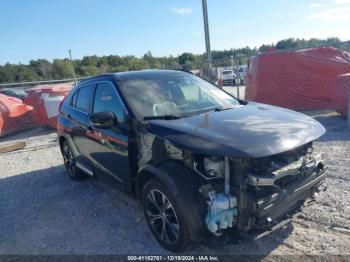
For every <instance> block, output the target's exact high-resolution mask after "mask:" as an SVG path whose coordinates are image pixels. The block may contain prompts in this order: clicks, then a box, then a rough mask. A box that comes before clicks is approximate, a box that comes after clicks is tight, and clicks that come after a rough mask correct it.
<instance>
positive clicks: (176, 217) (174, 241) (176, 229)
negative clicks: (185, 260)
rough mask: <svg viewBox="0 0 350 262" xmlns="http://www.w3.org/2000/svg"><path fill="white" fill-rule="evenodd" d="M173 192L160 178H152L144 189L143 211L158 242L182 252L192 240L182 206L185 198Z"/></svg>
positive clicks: (173, 250) (174, 250) (172, 249)
mask: <svg viewBox="0 0 350 262" xmlns="http://www.w3.org/2000/svg"><path fill="white" fill-rule="evenodd" d="M175 191H176V190H175ZM172 192H174V190H170V189H169V187H167V186H165V185H164V184H163V183H162V182H160V181H159V180H157V179H155V178H152V179H150V180H149V181H148V182H146V184H145V185H144V187H143V190H142V205H143V212H144V215H145V218H146V221H147V224H148V226H149V228H150V230H151V232H152V234H153V236H154V237H155V239H156V240H157V241H158V243H159V244H160V245H161V246H163V247H164V248H166V249H168V250H170V251H172V252H181V251H183V250H185V248H186V246H187V245H188V244H189V243H190V242H191V239H190V234H189V230H188V229H189V223H188V221H187V219H186V216H185V215H184V210H183V209H182V208H180V206H183V205H184V204H185V199H183V198H182V197H181V196H178V195H176V194H173V193H172Z"/></svg>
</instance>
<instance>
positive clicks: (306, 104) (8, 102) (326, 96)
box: [0, 41, 350, 146]
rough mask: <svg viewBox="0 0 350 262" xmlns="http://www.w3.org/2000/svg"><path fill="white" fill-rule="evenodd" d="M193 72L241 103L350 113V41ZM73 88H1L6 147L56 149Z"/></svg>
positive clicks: (69, 83)
mask: <svg viewBox="0 0 350 262" xmlns="http://www.w3.org/2000/svg"><path fill="white" fill-rule="evenodd" d="M167 69H187V68H186V66H184V65H180V64H178V65H173V66H172V67H171V68H167ZM191 71H192V72H193V73H195V74H197V75H199V76H201V77H204V78H206V79H208V80H209V81H211V82H213V83H215V84H216V85H218V86H219V87H221V88H223V89H224V90H225V91H227V92H229V93H231V94H233V95H234V96H236V97H237V98H239V99H246V100H251V101H257V102H263V103H267V104H272V105H277V106H282V107H286V108H290V109H294V110H299V111H302V110H321V109H332V110H337V111H338V112H339V113H340V114H342V115H344V116H346V115H347V112H348V89H349V87H350V41H348V42H342V43H337V44H335V45H332V46H329V45H327V46H324V45H322V46H313V47H312V46H310V47H307V48H306V49H305V48H304V49H289V50H267V51H266V52H261V53H259V52H257V53H256V54H255V55H254V56H247V55H244V54H236V55H232V56H228V57H224V58H217V59H214V60H213V61H212V64H211V67H210V66H209V63H207V62H206V61H205V60H203V61H202V62H201V64H200V66H198V68H196V69H195V70H191ZM80 80H81V79H80ZM73 85H74V82H73V79H64V80H53V81H41V82H22V83H12V84H4V83H0V146H1V145H4V144H5V145H6V144H8V143H11V142H17V141H22V140H24V141H26V142H28V141H29V143H31V145H32V146H41V145H49V144H50V142H53V143H54V141H55V139H56V135H55V126H56V116H57V114H58V107H59V104H60V103H61V101H62V100H63V99H64V97H65V96H66V95H67V94H68V92H69V90H70V89H71V88H72V87H73ZM36 143H37V144H36Z"/></svg>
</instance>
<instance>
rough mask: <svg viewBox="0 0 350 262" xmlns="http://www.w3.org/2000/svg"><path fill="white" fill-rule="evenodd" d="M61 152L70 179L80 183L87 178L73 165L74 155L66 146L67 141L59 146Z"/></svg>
mask: <svg viewBox="0 0 350 262" xmlns="http://www.w3.org/2000/svg"><path fill="white" fill-rule="evenodd" d="M61 152H62V156H63V161H64V166H65V168H66V171H67V174H68V176H69V178H70V179H72V180H74V181H81V180H84V179H86V178H87V175H85V174H84V173H82V172H81V171H80V170H79V169H78V168H77V167H76V165H75V157H74V154H73V152H72V150H71V148H70V146H69V145H68V143H67V141H63V142H62V144H61Z"/></svg>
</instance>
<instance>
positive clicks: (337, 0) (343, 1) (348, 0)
mask: <svg viewBox="0 0 350 262" xmlns="http://www.w3.org/2000/svg"><path fill="white" fill-rule="evenodd" d="M333 2H334V3H336V4H350V0H333Z"/></svg>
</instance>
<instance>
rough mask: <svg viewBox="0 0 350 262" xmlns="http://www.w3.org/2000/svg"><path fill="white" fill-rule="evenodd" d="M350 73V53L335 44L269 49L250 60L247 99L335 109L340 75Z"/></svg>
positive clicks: (316, 108) (304, 108)
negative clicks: (336, 87) (336, 90)
mask: <svg viewBox="0 0 350 262" xmlns="http://www.w3.org/2000/svg"><path fill="white" fill-rule="evenodd" d="M349 72H350V53H348V52H345V51H343V50H339V49H336V48H333V47H321V48H310V49H303V50H297V51H282V52H277V51H276V52H274V51H272V52H267V53H263V54H261V55H258V56H256V57H253V58H252V59H251V60H250V66H249V70H248V73H247V77H246V93H245V98H246V99H247V100H252V101H257V102H262V103H266V104H271V105H277V106H281V107H286V108H290V109H295V110H318V109H335V108H336V105H337V103H336V102H335V101H332V96H333V92H334V88H335V83H336V80H337V76H338V75H341V74H345V73H349Z"/></svg>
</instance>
